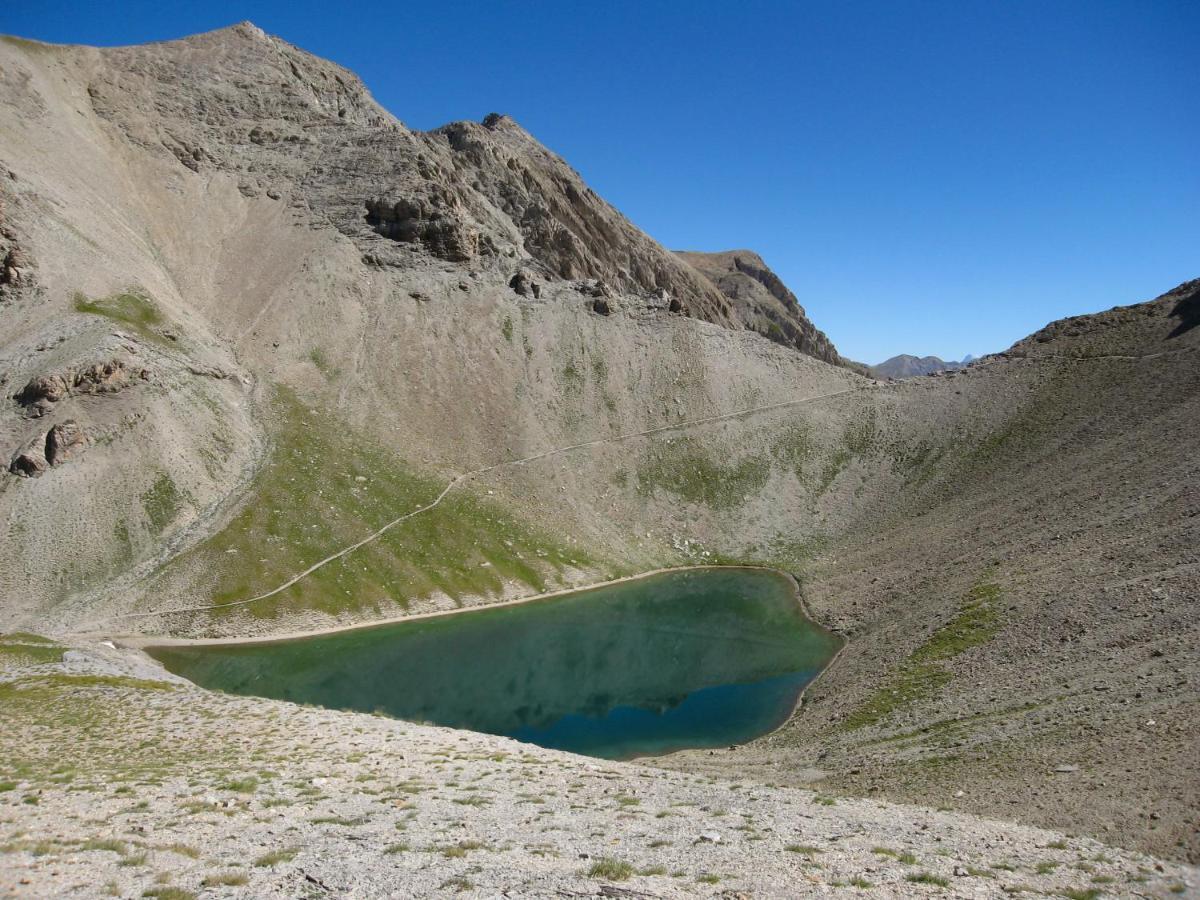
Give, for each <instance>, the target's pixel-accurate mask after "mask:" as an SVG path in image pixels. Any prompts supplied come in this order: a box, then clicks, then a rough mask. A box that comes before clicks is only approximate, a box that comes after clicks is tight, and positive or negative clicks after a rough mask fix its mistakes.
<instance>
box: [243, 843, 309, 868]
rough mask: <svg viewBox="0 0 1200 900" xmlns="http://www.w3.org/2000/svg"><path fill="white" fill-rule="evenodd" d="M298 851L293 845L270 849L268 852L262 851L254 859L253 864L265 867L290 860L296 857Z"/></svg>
mask: <svg viewBox="0 0 1200 900" xmlns="http://www.w3.org/2000/svg"><path fill="white" fill-rule="evenodd" d="M299 852H300V851H299V850H298V849H297V848H295V847H285V848H283V849H281V850H272V851H271V852H270V853H264V854H263V855H262V856H260V857H259V858H258V859H256V860H255V861H254V865H256V866H258V867H259V868H266V867H267V866H273V865H276V864H277V863H281V862H291V861H292V860H293V859H295V858H296V854H297V853H299Z"/></svg>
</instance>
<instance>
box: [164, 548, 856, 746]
mask: <svg viewBox="0 0 1200 900" xmlns="http://www.w3.org/2000/svg"><path fill="white" fill-rule="evenodd" d="M838 646H839V639H838V638H837V637H836V636H835V635H832V634H830V633H829V632H827V631H825V630H824V629H821V628H819V627H817V626H816V625H814V624H813V623H812V622H811V621H809V620H808V619H807V618H806V617H805V616H804V615H803V613H802V612H801V610H800V607H799V604H798V603H797V602H796V597H795V587H794V585H793V584H792V582H791V581H790V579H788V578H786V577H784V576H782V575H780V574H778V573H774V572H769V571H766V570H759V569H737V568H712V569H694V570H688V571H684V572H669V573H663V574H659V575H653V576H649V577H647V578H643V579H638V580H636V581H628V582H623V583H621V584H616V585H611V586H608V587H603V588H595V589H592V590H587V591H581V592H577V593H574V594H569V595H564V596H561V597H556V598H551V599H547V600H539V601H534V602H531V603H525V604H520V605H515V606H508V607H500V608H493V609H488V608H482V609H479V610H473V611H471V612H466V613H459V614H455V615H447V616H439V617H436V618H429V619H418V620H415V621H411V622H400V623H395V624H390V625H379V626H374V627H370V628H361V629H356V630H352V631H341V632H337V633H334V634H328V635H321V636H317V637H308V638H297V639H293V640H286V641H273V642H263V643H254V644H223V645H217V644H209V645H192V646H181V647H167V646H163V647H149V648H147V652H148V653H150V654H151V655H152V656H154V657H155V658H156V659H158V660H159V661H161V662H162V663H163V665H165V666H166V667H167V669H169V670H170V671H172V672H174V673H176V674H178V675H182V676H183V677H185V678H187V679H189V680H191V681H193V682H195V683H196V684H199V685H201V686H203V687H207V688H212V689H216V690H222V691H227V692H230V693H234V694H247V695H255V696H261V697H272V698H276V699H280V700H291V701H295V702H298V703H312V704H316V705H319V706H326V707H331V708H335V709H353V710H361V711H365V712H375V711H379V712H384V713H387V714H389V715H392V716H395V717H397V718H402V719H409V720H413V721H421V722H432V723H436V724H438V725H448V726H452V727H455V728H468V729H471V730H474V731H483V732H489V733H492V734H499V735H505V736H508V737H513V738H517V739H518V740H522V741H527V742H529V743H533V744H539V745H541V746H543V747H553V748H557V749H561V750H569V751H572V752H574V753H582V754H586V755H589V756H597V757H604V758H608V759H621V758H628V757H632V756H642V755H654V754H661V753H667V752H670V751H672V750H680V749H685V748H703V747H721V746H726V745H729V744H736V743H741V742H744V741H747V740H750V739H751V738H754V737H758V736H759V735H762V734H765V733H767V732H769V731H771V730H773V729H774V728H776V727H778V726H779V725H780V724H782V723H783V721H784V720H785V719H786V718H787V717H788V716H789V715H790V714H791V712H792V709H793V708H794V706H795V703H796V698H797V696H798V695H799V693H800V691H801V690H802V689H803V688H804V686H805V685H806V684H808V682H809V681H811V680H812V679H813V678H814V677H815V676H816V675H817V674H818V673H819V672H820V671H821V669H822V668H824V666H825V665H826V664H827V663H828V662H829V660H830V659H831V658H832V657H833V655H834V654H835V653H836V652H837V649H838Z"/></svg>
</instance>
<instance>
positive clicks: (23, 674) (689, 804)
mask: <svg viewBox="0 0 1200 900" xmlns="http://www.w3.org/2000/svg"><path fill="white" fill-rule="evenodd" d="M0 661H2V665H3V669H2V670H0V696H2V697H3V709H4V718H5V727H4V729H3V731H0V842H2V843H0V860H3V863H2V864H0V890H2V891H4V892H6V893H7V894H10V895H18V896H30V897H35V896H36V897H48V896H81V897H85V896H86V897H94V896H104V895H109V896H117V897H139V896H141V897H160V898H176V900H182V898H188V897H193V896H214V897H218V896H229V897H235V896H247V897H248V896H293V897H349V896H354V897H376V896H394V897H413V896H447V895H450V894H452V893H461V894H463V895H465V896H513V897H517V896H520V897H531V896H533V897H536V896H549V897H573V896H631V897H674V896H725V897H795V896H827V895H834V894H837V895H845V894H847V893H849V894H852V895H853V894H863V895H866V896H877V897H881V896H882V897H886V896H903V897H913V896H957V897H993V896H996V897H998V896H1005V895H1010V894H1016V893H1025V892H1028V893H1030V894H1034V895H1042V896H1060V897H1076V898H1079V897H1099V896H1102V895H1111V896H1126V897H1128V896H1168V895H1172V894H1186V893H1189V892H1194V891H1195V889H1196V887H1197V885H1200V872H1197V871H1196V870H1195V869H1191V868H1188V867H1186V866H1182V865H1177V864H1169V863H1164V862H1161V861H1158V860H1155V859H1153V858H1151V857H1148V856H1143V855H1140V854H1136V853H1129V852H1126V851H1121V850H1114V849H1112V848H1110V847H1106V846H1104V845H1102V844H1100V843H1098V842H1096V841H1093V840H1088V839H1077V838H1067V837H1064V836H1063V835H1061V834H1056V833H1053V832H1049V831H1042V830H1039V829H1036V828H1029V827H1024V826H1015V825H1011V824H1008V823H1001V822H993V821H987V820H983V819H978V818H974V817H971V816H967V815H960V814H953V813H945V812H933V811H931V810H927V809H921V808H918V807H913V806H904V805H899V804H893V803H883V802H877V801H874V800H847V799H841V798H839V799H834V798H831V797H826V796H822V795H820V794H817V793H813V792H811V791H805V790H797V789H789V788H774V787H770V786H768V785H764V784H759V783H751V782H737V781H728V780H721V779H715V778H708V777H702V776H699V775H686V774H682V773H673V772H664V771H662V770H659V769H654V768H650V767H647V766H645V765H642V764H639V763H636V762H631V763H617V762H605V761H599V760H593V759H587V758H584V757H577V756H572V755H569V754H564V753H558V752H554V751H550V750H544V749H541V748H537V747H534V746H531V745H527V744H521V743H518V742H515V741H511V740H507V739H503V738H496V737H490V736H487V735H481V734H475V733H471V732H463V731H455V730H451V729H444V728H435V727H429V726H422V725H416V724H411V723H407V722H399V721H395V720H391V719H387V718H383V717H376V716H370V715H362V714H355V713H345V712H336V711H330V710H323V709H317V708H312V707H300V706H295V705H292V704H288V703H282V702H276V701H268V700H259V699H254V698H240V697H233V696H227V695H221V694H215V693H210V692H207V691H203V690H200V689H198V688H196V687H194V686H191V685H189V684H188V683H186V682H182V681H181V680H180V679H177V678H175V677H174V676H171V675H168V674H166V673H165V672H164V671H163V670H162V669H161V668H159V667H158V666H157V664H155V663H153V662H152V661H150V660H149V659H148V658H147V657H145V656H143V655H142V654H141V653H139V652H137V651H134V650H123V649H115V648H109V647H106V646H104V645H75V646H72V645H63V644H55V643H51V642H48V641H46V640H45V639H39V638H36V637H34V636H32V635H20V634H18V635H8V636H6V637H4V638H3V639H2V643H0Z"/></svg>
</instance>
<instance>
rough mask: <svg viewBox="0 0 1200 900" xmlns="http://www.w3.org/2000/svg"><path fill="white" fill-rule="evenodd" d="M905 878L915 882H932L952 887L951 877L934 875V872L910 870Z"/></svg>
mask: <svg viewBox="0 0 1200 900" xmlns="http://www.w3.org/2000/svg"><path fill="white" fill-rule="evenodd" d="M904 880H905V881H911V882H912V883H913V884H932V885H936V886H937V887H950V879H949V878H943V877H942V876H941V875H934V874H933V873H932V872H909V873H908V874H907V875H905V876H904Z"/></svg>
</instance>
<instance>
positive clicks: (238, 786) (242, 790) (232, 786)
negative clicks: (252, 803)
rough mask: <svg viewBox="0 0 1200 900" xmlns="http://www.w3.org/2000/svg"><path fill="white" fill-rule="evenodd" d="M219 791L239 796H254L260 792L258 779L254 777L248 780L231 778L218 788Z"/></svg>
mask: <svg viewBox="0 0 1200 900" xmlns="http://www.w3.org/2000/svg"><path fill="white" fill-rule="evenodd" d="M217 789H218V790H222V791H234V792H235V793H238V794H253V793H254V792H255V791H257V790H258V779H257V778H255V777H254V776H249V777H247V778H231V779H229V780H228V781H223V782H222V783H221V784H219V785H218V786H217Z"/></svg>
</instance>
